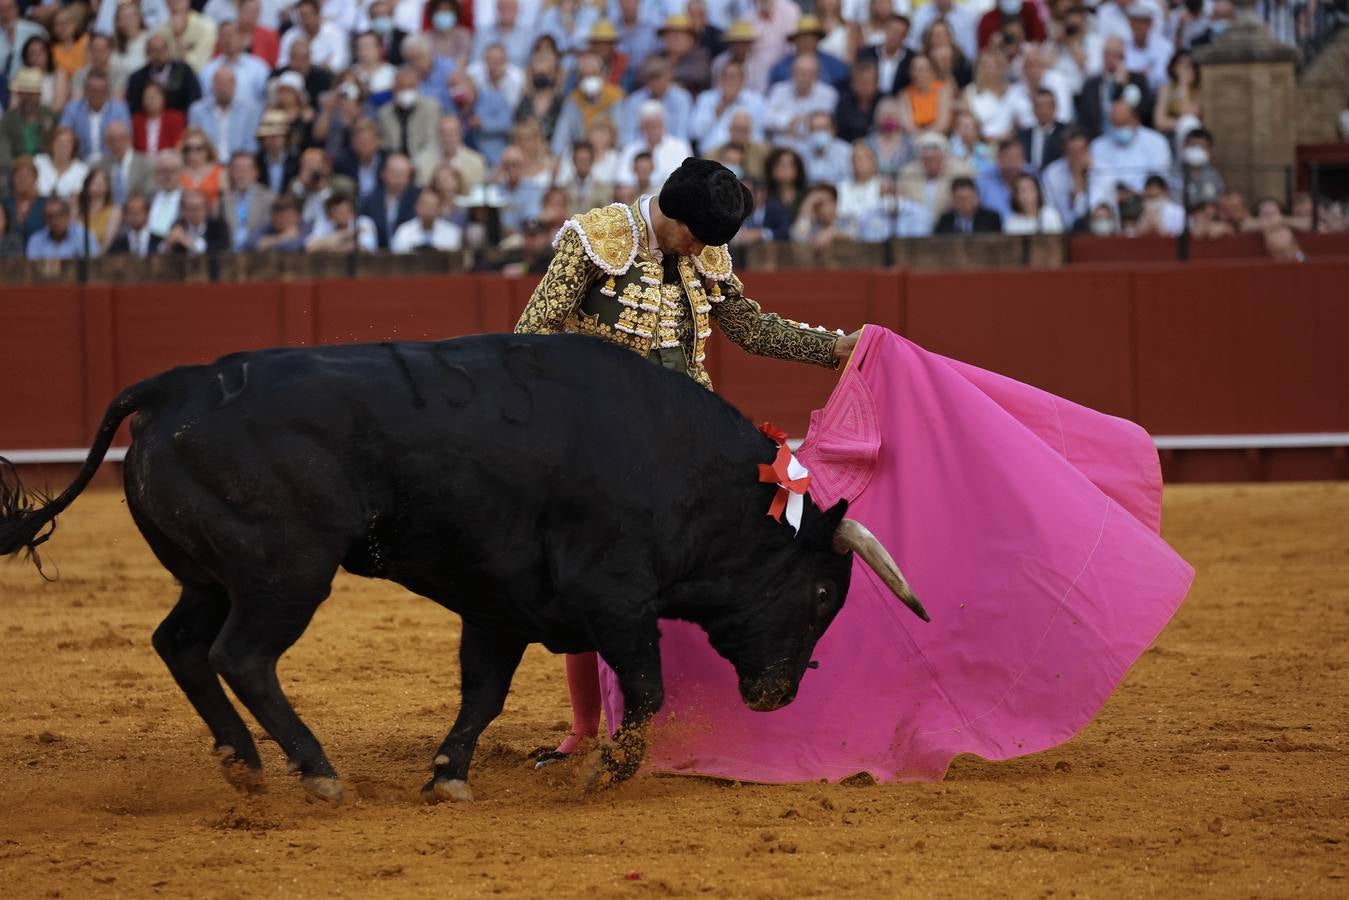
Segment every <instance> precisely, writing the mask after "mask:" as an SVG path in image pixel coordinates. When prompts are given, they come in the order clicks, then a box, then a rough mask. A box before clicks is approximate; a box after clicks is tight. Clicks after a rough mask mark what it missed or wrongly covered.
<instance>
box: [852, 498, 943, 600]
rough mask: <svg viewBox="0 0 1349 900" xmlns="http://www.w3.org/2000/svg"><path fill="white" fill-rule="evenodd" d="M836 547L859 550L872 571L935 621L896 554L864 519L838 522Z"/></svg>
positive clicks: (894, 592)
mask: <svg viewBox="0 0 1349 900" xmlns="http://www.w3.org/2000/svg"><path fill="white" fill-rule="evenodd" d="M834 550H836V551H837V552H839V553H847V552H848V551H849V550H851V551H852V552H854V553H856V554H857V555H858V556H859V557H860V558H861V560H862V562H864V563H866V564H867V566H868V567H869V568H870V569H871V571H873V572H875V573H876V574H877V575H878V576H880V579H881V581H883V582H885V586H886V587H888V588H889V589H890V592H891V593H892V594H894V595H895V596H896V597H898V598H899V599H900V601H901V602H902V603H903V604H904V605H905V606H907V607H908V608H909V609H911V610H913V613H914V615H916V616H918V618H920V619H922V620H923V621H924V622H931V621H932V618H931V617H930V616H928V614H927V610H925V609H923V604H921V603H919V602H918V598H917V597H915V596H914V595H913V589H912V588H910V587H909V582H908V581H906V580H905V579H904V573H903V572H901V571H899V566H898V565H896V564H895V560H894V557H892V556H891V555H890V552H889V551H888V550H886V549H885V547H884V546H882V545H881V542H880V541H878V540H877V539H876V535H874V534H872V533H871V530H870V529H869V528H867V527H866V526H865V525H863V524H862V523H861V522H858V521H857V520H856V519H844V520H843V521H842V522H840V523H839V525H838V528H837V530H835V531H834Z"/></svg>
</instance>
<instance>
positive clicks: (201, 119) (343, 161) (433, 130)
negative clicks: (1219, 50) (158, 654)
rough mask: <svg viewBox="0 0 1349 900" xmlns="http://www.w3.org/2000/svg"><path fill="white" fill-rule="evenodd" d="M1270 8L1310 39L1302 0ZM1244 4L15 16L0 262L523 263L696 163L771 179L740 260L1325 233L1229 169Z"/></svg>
mask: <svg viewBox="0 0 1349 900" xmlns="http://www.w3.org/2000/svg"><path fill="white" fill-rule="evenodd" d="M1284 4H1287V5H1286V7H1285V5H1284ZM1265 5H1266V6H1269V7H1270V9H1271V10H1273V11H1275V12H1279V13H1280V15H1283V18H1282V19H1279V21H1280V22H1284V24H1286V26H1287V27H1286V28H1284V29H1283V32H1284V33H1285V34H1286V35H1287V36H1288V39H1290V40H1293V39H1295V38H1296V35H1297V33H1298V29H1299V27H1300V23H1301V22H1302V21H1303V19H1302V18H1300V17H1302V16H1304V15H1305V13H1306V10H1307V6H1304V5H1303V4H1300V3H1294V2H1292V0H1266V2H1265ZM1309 5H1314V4H1309ZM1234 15H1235V10H1234V6H1233V3H1232V0H1180V2H1175V3H1173V4H1172V5H1171V6H1169V7H1167V6H1164V5H1158V2H1157V0H1104V2H1100V3H1099V4H1097V5H1095V6H1088V5H1083V0H994V2H990V0H923V2H917V0H912V2H911V0H813V2H811V0H802V2H800V3H798V2H793V0H640V2H639V0H465V2H464V4H463V5H461V3H460V2H459V0H140V2H135V0H88V2H85V0H75V2H59V0H58V2H54V0H45V2H43V0H0V104H3V109H4V114H3V118H2V119H0V170H3V171H4V172H6V173H7V179H6V184H5V185H4V188H5V189H4V193H3V204H2V205H0V236H2V237H0V255H21V254H26V255H27V256H28V257H30V258H73V257H78V256H82V255H89V256H93V255H98V254H100V253H125V254H134V255H138V256H145V255H149V254H155V253H181V254H203V253H219V252H229V251H245V250H264V251H272V252H304V251H318V252H322V251H331V252H343V253H349V252H352V251H353V250H360V251H375V250H390V251H392V252H395V253H411V252H416V251H418V250H419V249H422V248H435V249H439V250H454V249H459V248H473V249H491V250H495V251H511V250H516V249H519V250H525V251H528V250H530V249H537V248H540V247H546V245H547V242H548V239H549V238H550V237H551V235H552V234H553V233H554V232H555V231H556V229H557V228H558V227H559V226H560V225H561V224H562V222H563V220H564V219H565V217H566V216H568V215H571V214H574V213H576V212H579V211H582V210H585V209H588V208H590V207H594V206H597V205H600V204H603V203H607V202H612V201H614V200H619V201H624V202H630V201H631V200H633V199H635V198H636V197H637V196H639V195H641V194H643V193H648V192H652V191H655V190H658V189H659V187H660V185H661V183H662V181H663V180H664V179H665V178H666V177H667V176H668V174H669V173H670V172H671V171H673V169H674V168H675V167H676V166H678V165H679V163H680V162H681V161H682V160H683V159H684V158H685V157H686V156H689V155H693V154H700V155H703V156H706V157H709V158H713V159H717V160H719V161H721V162H722V163H724V164H725V165H726V166H728V167H729V168H731V170H732V171H734V172H736V173H737V174H738V175H740V176H741V177H742V178H744V179H745V181H746V183H747V184H748V185H749V186H750V187H751V188H752V189H753V191H754V192H755V195H756V198H757V200H758V203H757V208H756V211H755V213H754V216H753V217H752V218H751V219H750V221H748V222H747V223H746V226H745V228H744V229H743V231H742V233H741V235H740V236H739V237H738V238H737V240H738V241H742V242H753V241H762V240H771V241H798V242H809V243H812V244H815V245H817V246H822V245H825V244H828V243H829V242H830V241H833V240H836V239H839V238H851V239H854V240H861V241H884V240H888V239H890V238H893V237H917V236H925V235H929V234H934V233H938V234H968V233H986V232H1001V233H1007V234H1033V233H1059V232H1065V231H1082V232H1089V233H1092V234H1103V235H1104V234H1131V235H1142V234H1162V235H1172V234H1177V233H1179V232H1180V231H1181V230H1183V229H1185V228H1186V227H1187V225H1188V228H1189V230H1190V231H1191V233H1193V234H1195V235H1196V236H1200V237H1204V236H1216V235H1220V234H1224V233H1231V232H1233V231H1240V230H1247V229H1261V230H1265V231H1268V230H1269V229H1271V228H1273V227H1275V226H1276V225H1277V226H1278V227H1281V228H1286V227H1287V226H1289V225H1293V226H1295V227H1298V226H1300V227H1307V226H1308V225H1309V223H1310V221H1311V219H1312V218H1313V216H1312V206H1313V204H1314V203H1315V202H1316V201H1314V200H1313V198H1311V197H1310V196H1307V195H1298V196H1297V197H1296V198H1294V199H1293V201H1292V203H1291V204H1290V205H1291V208H1289V209H1284V208H1282V207H1281V205H1280V203H1279V201H1277V200H1273V199H1262V200H1260V201H1259V203H1258V204H1257V206H1256V211H1255V212H1252V211H1251V208H1250V204H1249V203H1248V202H1247V199H1246V198H1244V197H1242V196H1241V195H1240V194H1237V193H1235V192H1233V191H1231V190H1229V189H1228V188H1227V186H1226V185H1225V183H1224V179H1223V175H1222V174H1221V173H1220V172H1219V171H1218V170H1217V169H1216V168H1215V167H1214V165H1213V162H1212V160H1213V150H1214V146H1213V144H1214V138H1213V135H1212V134H1211V133H1210V132H1209V131H1208V130H1207V129H1206V128H1205V127H1204V110H1203V108H1202V103H1201V92H1200V91H1199V83H1200V79H1201V71H1200V68H1199V67H1198V66H1197V65H1196V64H1195V61H1194V59H1193V57H1192V55H1191V50H1192V48H1194V47H1196V46H1199V45H1202V44H1205V43H1208V42H1211V41H1213V40H1214V39H1215V38H1216V37H1218V36H1219V35H1221V34H1222V32H1223V31H1224V29H1225V28H1226V27H1227V26H1228V25H1229V24H1231V23H1232V22H1233V20H1234ZM1275 35H1276V37H1280V36H1282V35H1281V34H1280V31H1279V30H1278V29H1276V30H1275ZM1346 127H1349V122H1346ZM1316 213H1317V215H1316V216H1315V218H1316V220H1317V221H1318V223H1319V224H1320V226H1321V227H1323V228H1330V229H1340V228H1343V227H1344V213H1343V209H1342V208H1341V207H1339V206H1337V205H1334V204H1327V205H1325V206H1324V208H1322V209H1318V210H1316Z"/></svg>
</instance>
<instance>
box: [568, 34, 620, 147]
mask: <svg viewBox="0 0 1349 900" xmlns="http://www.w3.org/2000/svg"><path fill="white" fill-rule="evenodd" d="M623 97H624V94H623V89H622V88H621V87H619V86H618V85H616V84H612V83H611V82H610V81H609V80H608V79H607V78H606V77H605V71H604V62H603V60H601V59H600V55H599V54H598V53H596V52H594V51H593V50H587V51H585V52H584V53H582V54H581V55H580V56H579V57H577V60H576V87H575V88H573V89H572V91H571V93H570V94H568V95H567V99H566V100H565V101H564V102H563V104H562V114H561V115H559V116H558V119H557V125H556V126H554V128H553V138H552V144H551V146H552V152H553V155H554V156H562V155H563V154H565V153H567V151H568V149H569V148H570V147H571V146H572V145H573V144H575V143H576V142H577V141H580V140H583V139H584V138H585V136H586V134H587V133H588V132H589V131H590V126H591V125H593V124H594V123H595V120H596V119H597V118H599V117H601V116H608V117H610V118H612V117H613V116H614V115H616V114H617V112H618V109H619V107H620V105H621V104H622V102H623Z"/></svg>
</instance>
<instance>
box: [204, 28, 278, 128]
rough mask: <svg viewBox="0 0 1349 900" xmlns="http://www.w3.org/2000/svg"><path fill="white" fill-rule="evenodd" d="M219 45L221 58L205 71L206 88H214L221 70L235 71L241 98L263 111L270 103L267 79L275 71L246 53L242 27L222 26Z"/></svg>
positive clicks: (211, 62) (218, 57) (218, 38)
mask: <svg viewBox="0 0 1349 900" xmlns="http://www.w3.org/2000/svg"><path fill="white" fill-rule="evenodd" d="M216 41H217V46H218V47H219V48H220V55H219V56H217V57H215V58H214V59H212V60H211V61H210V62H208V63H207V64H206V66H205V68H203V69H202V70H201V82H202V84H212V83H213V82H214V80H215V73H216V71H217V70H218V69H221V68H227V69H231V70H233V72H234V82H235V84H236V85H237V86H238V94H239V96H240V97H241V98H244V99H246V100H247V101H248V102H249V103H250V104H251V105H253V106H256V107H258V108H261V107H262V106H263V105H264V104H265V102H266V99H267V78H268V76H270V75H271V73H272V70H271V69H270V68H269V67H268V65H267V63H265V62H263V61H262V60H261V59H259V58H258V57H256V56H254V55H253V54H251V53H248V52H246V51H245V50H244V46H245V44H244V39H243V37H242V36H241V35H240V34H239V27H238V26H237V25H235V24H234V23H233V22H224V23H222V24H221V26H220V32H219V36H218V37H217V39H216Z"/></svg>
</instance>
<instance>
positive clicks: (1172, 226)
mask: <svg viewBox="0 0 1349 900" xmlns="http://www.w3.org/2000/svg"><path fill="white" fill-rule="evenodd" d="M1184 230H1185V207H1183V206H1181V205H1180V204H1179V203H1177V202H1176V201H1174V200H1172V199H1171V192H1170V189H1169V188H1168V187H1167V184H1166V179H1165V178H1163V177H1162V176H1160V175H1149V176H1148V180H1147V181H1146V182H1144V183H1143V215H1142V216H1141V217H1140V218H1139V220H1138V233H1139V234H1160V235H1165V236H1166V237H1175V236H1176V235H1178V234H1180V233H1181V232H1182V231H1184Z"/></svg>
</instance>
